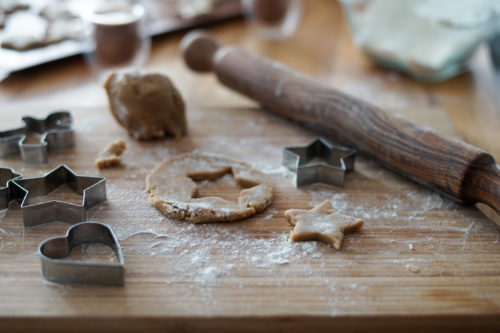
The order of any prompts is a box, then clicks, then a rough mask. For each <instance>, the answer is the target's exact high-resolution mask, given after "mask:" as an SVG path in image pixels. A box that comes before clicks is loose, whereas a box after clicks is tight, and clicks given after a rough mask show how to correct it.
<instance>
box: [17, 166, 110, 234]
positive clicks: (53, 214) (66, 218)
mask: <svg viewBox="0 0 500 333" xmlns="http://www.w3.org/2000/svg"><path fill="white" fill-rule="evenodd" d="M11 183H12V188H11V198H10V199H11V200H13V199H15V200H17V201H19V202H21V210H22V214H23V222H24V226H25V227H33V226H35V225H38V224H42V223H47V222H51V221H62V222H66V223H71V224H73V223H78V222H82V221H85V220H87V210H88V209H89V208H91V207H93V206H95V205H97V204H98V203H101V202H103V201H105V200H106V178H103V177H87V176H77V175H76V174H75V173H74V172H73V171H72V170H71V169H70V168H68V167H67V166H66V165H64V164H61V165H59V166H58V167H57V168H55V169H54V170H52V171H50V172H49V173H47V174H46V175H45V176H43V177H36V178H23V179H14V180H12V181H11ZM64 184H66V185H67V186H68V187H69V188H71V189H72V190H73V191H74V192H76V193H77V194H81V195H82V196H83V199H82V204H74V203H68V202H62V201H57V200H51V201H46V202H41V203H34V204H31V203H30V199H31V198H33V197H37V196H44V195H47V194H48V193H50V192H52V191H54V190H55V189H56V188H58V187H59V186H61V185H64Z"/></svg>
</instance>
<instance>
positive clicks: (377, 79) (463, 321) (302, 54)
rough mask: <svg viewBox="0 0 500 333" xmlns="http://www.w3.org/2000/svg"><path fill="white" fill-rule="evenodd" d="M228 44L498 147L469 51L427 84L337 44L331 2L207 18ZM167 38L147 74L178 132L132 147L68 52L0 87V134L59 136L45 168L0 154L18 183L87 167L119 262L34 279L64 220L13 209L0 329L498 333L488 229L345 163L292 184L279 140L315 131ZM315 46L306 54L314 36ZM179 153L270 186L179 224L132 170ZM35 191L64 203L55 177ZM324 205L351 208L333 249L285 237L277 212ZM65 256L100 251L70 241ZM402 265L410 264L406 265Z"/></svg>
mask: <svg viewBox="0 0 500 333" xmlns="http://www.w3.org/2000/svg"><path fill="white" fill-rule="evenodd" d="M211 31H212V33H214V34H215V35H216V36H217V37H218V38H220V40H221V41H222V42H223V43H227V44H237V45H239V46H241V47H243V48H246V49H248V50H251V51H252V52H256V53H260V54H263V55H267V56H269V57H271V58H274V59H277V60H279V61H282V62H284V63H285V64H287V65H288V66H290V67H292V68H295V69H297V70H299V71H302V72H305V73H307V74H309V75H311V76H312V77H314V78H315V80H317V81H318V82H321V83H323V84H326V85H329V86H331V87H334V88H337V89H339V90H341V91H344V92H347V93H350V94H352V95H354V96H357V97H359V98H362V99H365V100H367V101H369V102H370V103H373V104H374V105H377V106H379V107H381V108H384V109H386V110H389V111H390V112H394V113H398V114H400V115H402V116H404V117H406V118H409V119H412V120H414V121H416V122H417V123H419V124H422V125H426V126H429V127H432V128H434V129H436V130H438V131H439V132H440V133H445V134H447V135H452V136H456V137H460V138H462V139H463V140H465V141H466V142H468V143H471V144H474V145H476V146H478V147H480V148H482V149H484V150H486V151H489V152H490V153H491V154H492V155H493V156H494V157H495V158H496V159H497V160H499V159H500V146H499V145H498V133H499V130H500V112H499V111H498V107H497V104H496V103H497V102H496V97H495V88H494V85H493V77H492V74H491V64H490V62H489V58H488V55H487V53H486V52H485V50H480V51H479V52H478V54H477V55H476V56H475V58H474V61H473V63H472V71H471V72H470V73H467V74H464V75H461V76H459V77H457V78H454V79H452V80H450V81H448V82H445V83H442V84H435V85H424V84H420V83H417V82H415V81H413V80H411V79H408V78H407V77H405V76H403V75H400V74H397V73H394V72H390V71H386V70H383V69H380V68H377V67H374V66H373V65H371V64H370V63H369V62H368V61H367V60H366V59H364V58H363V57H362V56H361V55H360V54H359V53H358V51H356V50H355V48H354V46H353V45H352V43H351V41H350V37H349V34H348V30H347V26H346V25H345V23H344V21H343V18H342V15H341V12H340V9H339V7H338V5H337V4H336V3H335V2H333V1H328V0H323V1H307V2H306V6H305V13H304V20H303V21H302V23H301V25H300V27H299V30H298V32H297V35H296V36H295V37H294V38H293V39H291V40H289V41H286V42H283V43H277V44H275V43H265V42H259V41H257V40H256V39H255V38H254V35H253V31H252V30H251V29H250V28H249V27H247V25H246V24H245V22H244V21H238V20H236V21H232V22H228V23H225V24H222V25H218V26H215V27H213V28H212V29H211ZM181 37H182V34H178V35H173V36H165V37H160V38H158V39H156V40H155V41H154V48H153V52H152V57H151V61H150V64H149V66H148V69H150V70H157V71H160V72H162V73H165V74H167V75H169V76H171V78H172V79H173V80H174V82H175V83H176V85H177V86H178V88H179V90H180V91H181V93H182V95H183V96H184V98H185V100H186V104H187V115H188V124H189V133H188V135H187V136H186V137H184V138H182V139H181V140H177V141H176V140H169V139H167V140H161V141H154V142H137V141H133V140H131V139H130V138H128V137H127V136H126V133H125V131H124V130H123V129H122V128H120V127H119V125H118V124H117V123H116V122H115V121H114V120H113V118H112V117H111V115H110V113H109V111H108V107H107V102H106V99H105V96H104V92H103V90H102V88H101V87H100V86H99V83H97V82H96V81H95V79H94V78H93V77H92V75H91V74H90V73H89V71H88V70H87V68H86V67H85V64H84V63H83V62H82V61H81V60H79V59H69V60H67V61H63V62H60V63H57V64H53V65H49V66H45V67H42V68H38V69H35V70H33V71H30V72H25V73H20V74H17V75H15V76H13V77H11V78H8V79H7V80H6V81H4V82H2V83H1V84H0V105H1V106H0V108H1V122H0V129H7V128H10V127H11V126H15V125H18V124H19V119H20V116H22V115H24V114H32V115H39V116H41V115H45V114H47V113H48V112H49V111H51V110H56V109H70V110H71V111H72V112H73V114H74V116H75V123H74V128H75V132H76V147H75V148H74V149H71V150H68V151H61V152H54V153H52V154H51V155H50V157H49V164H48V165H44V166H29V165H25V164H23V163H22V162H21V161H20V160H19V158H17V157H11V158H8V159H2V160H0V165H2V166H8V167H12V168H14V169H15V170H16V171H18V172H20V173H22V174H23V175H24V176H25V177H30V176H39V175H42V174H44V173H46V172H47V171H49V170H51V169H52V168H54V167H55V166H57V165H58V164H60V163H66V164H67V165H68V166H69V167H70V168H72V169H73V170H74V171H75V172H77V173H79V174H85V175H93V176H97V175H100V176H105V177H106V178H107V194H108V200H107V201H106V202H105V203H103V204H100V205H98V206H97V207H95V208H93V209H91V210H90V211H89V218H90V219H91V220H94V221H98V222H103V223H106V224H108V225H110V226H111V227H112V229H113V230H114V231H115V233H116V235H117V237H118V239H119V241H120V243H121V246H122V250H123V254H124V258H125V264H126V278H125V283H126V285H125V287H123V288H106V287H88V286H78V287H69V286H59V285H53V284H49V283H47V282H45V281H44V280H43V278H42V276H41V272H40V260H39V257H38V254H37V247H38V245H39V244H40V243H41V242H42V241H43V240H44V239H46V238H48V237H52V236H57V235H63V234H64V233H65V231H66V230H67V228H68V225H67V224H63V223H59V222H55V223H49V224H46V225H42V226H37V227H33V228H27V229H25V228H23V226H22V219H21V211H20V209H19V205H18V204H16V203H12V204H11V206H10V208H9V210H8V211H4V212H1V215H0V295H1V296H0V297H1V300H2V301H1V302H0V327H1V329H0V330H1V331H2V332H3V331H4V330H5V331H7V330H8V329H11V330H14V329H17V330H30V331H33V330H35V329H37V330H38V331H52V332H62V331H68V330H70V331H85V330H89V329H95V330H104V329H106V330H109V331H120V332H126V331H134V330H144V331H151V332H152V331H165V330H167V329H170V330H175V331H209V330H218V331H235V330H238V331H252V330H256V329H266V330H268V331H285V330H287V331H306V330H307V331H313V330H319V329H325V328H330V329H333V328H335V329H336V330H345V331H358V332H360V331H374V330H377V329H384V331H388V332H399V331H402V330H405V331H409V332H412V331H413V332H419V331H423V330H425V331H436V332H444V331H456V330H464V329H468V330H475V331H490V332H495V331H498V330H499V326H500V227H498V226H496V225H495V224H493V223H492V222H490V221H489V220H488V219H486V218H485V217H484V216H483V215H482V214H481V213H480V212H479V211H478V210H477V209H476V208H474V207H470V206H469V207H467V206H460V205H458V204H456V203H454V202H452V201H450V200H448V199H446V198H444V197H441V196H440V195H438V194H435V193H433V192H431V191H429V190H426V189H424V188H422V187H421V186H419V185H417V184H415V183H413V182H411V181H409V180H407V179H404V178H402V177H401V176H398V175H396V174H394V173H392V172H391V171H389V170H387V169H385V168H384V167H382V166H381V165H379V164H378V163H376V162H374V161H372V160H370V159H367V158H363V157H359V158H358V159H357V161H356V165H355V170H354V172H352V173H351V174H349V175H348V176H347V177H346V181H345V187H344V188H343V189H342V188H336V187H331V186H327V185H319V184H316V185H311V186H306V187H303V188H299V189H297V188H294V187H293V185H292V179H293V175H292V174H290V173H289V172H287V171H285V170H284V169H283V168H282V167H281V152H282V148H283V147H284V146H296V145H304V144H307V143H309V142H310V141H311V140H312V139H313V138H314V137H315V134H314V133H312V132H310V131H307V130H305V129H301V128H300V127H298V126H297V125H296V124H293V123H291V122H288V121H286V120H282V119H280V118H278V117H276V116H273V115H271V114H268V113H267V112H265V111H263V110H261V109H259V107H258V106H257V105H256V104H255V103H254V102H252V101H250V100H248V99H246V98H244V97H241V96H239V95H237V94H235V93H234V92H231V91H230V90H229V89H227V88H224V87H223V86H221V85H220V84H218V83H217V82H216V80H215V78H214V77H213V76H210V75H207V76H200V75H199V74H195V73H192V72H190V71H189V70H188V69H187V68H186V67H185V65H184V64H183V61H182V59H181V57H180V50H179V48H178V45H179V41H180V39H181ZM318 45H321V48H320V47H318ZM119 137H121V138H124V140H125V141H126V142H127V145H128V150H127V151H126V152H125V154H124V160H123V165H122V166H120V167H117V168H114V169H103V170H101V171H100V170H98V169H97V168H95V166H94V159H95V157H96V155H97V153H98V152H99V150H101V149H102V148H103V147H104V146H105V145H106V144H107V143H108V142H110V141H112V140H115V139H116V138H119ZM193 150H200V151H209V152H216V153H221V154H225V155H227V156H230V157H233V158H237V159H241V160H244V161H246V162H248V163H251V164H252V165H253V166H254V167H256V168H257V169H259V170H261V171H263V172H266V173H268V174H269V175H270V176H271V178H272V180H273V182H274V184H275V193H274V201H273V203H272V205H271V206H270V207H269V208H268V209H267V210H265V211H264V212H263V213H261V214H258V215H256V216H255V217H252V218H250V219H247V220H243V221H240V222H233V223H215V224H202V225H191V224H189V223H185V222H179V221H174V220H169V219H167V218H165V217H163V216H162V215H161V214H160V213H159V212H158V211H156V210H155V209H154V208H152V207H151V206H150V204H149V203H148V200H147V193H146V192H145V177H146V175H147V174H148V173H149V172H150V171H151V170H152V169H153V168H154V167H155V166H156V165H157V164H158V163H160V162H161V161H163V160H165V159H166V158H169V157H171V156H175V155H177V154H180V153H184V152H190V151H193ZM199 186H200V188H201V195H220V196H222V197H223V198H227V199H232V198H234V199H236V194H237V193H238V189H236V187H235V185H234V181H233V179H232V178H231V177H229V176H225V177H223V178H221V179H220V180H218V181H215V182H207V181H205V182H200V183H199ZM51 198H65V199H68V200H71V201H72V200H78V197H77V196H75V195H74V194H72V193H71V192H69V191H67V189H64V188H61V189H60V190H59V191H58V192H57V193H53V194H51ZM325 199H330V200H331V202H332V204H333V206H334V207H335V208H336V209H337V210H338V211H339V212H341V213H344V214H347V215H352V216H358V217H361V218H363V219H364V220H365V225H364V227H363V228H362V229H361V230H360V231H359V232H355V233H352V234H349V235H347V236H346V237H345V239H344V243H343V246H342V249H341V251H336V250H335V249H334V248H332V247H330V246H327V245H325V244H322V243H316V242H306V243H290V242H289V241H288V238H289V233H290V230H291V226H290V225H289V223H288V222H287V221H286V219H285V218H284V216H283V212H284V210H286V209H290V208H299V209H310V208H311V207H312V206H314V205H317V204H319V203H321V202H322V201H323V200H325ZM72 257H74V258H75V259H77V260H82V258H83V259H91V260H99V261H106V260H108V261H113V259H114V258H113V257H112V255H111V254H110V253H109V252H106V251H103V250H102V248H99V247H93V246H87V247H84V248H80V249H78V250H77V251H76V252H75V253H74V254H73V255H72ZM417 270H418V272H416V271H417Z"/></svg>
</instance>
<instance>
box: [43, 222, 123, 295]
mask: <svg viewBox="0 0 500 333" xmlns="http://www.w3.org/2000/svg"><path fill="white" fill-rule="evenodd" d="M87 243H101V244H104V245H107V246H109V247H110V248H111V249H112V250H113V251H114V252H115V254H116V257H117V258H118V263H100V262H85V261H74V260H69V259H66V258H67V257H68V256H69V255H70V253H71V250H72V249H73V248H74V247H76V246H78V245H81V244H87ZM38 253H39V254H40V258H41V261H42V274H43V277H44V278H45V279H47V280H48V281H50V282H55V283H60V284H97V285H106V286H123V285H124V280H125V279H124V275H125V263H124V260H123V256H122V251H121V249H120V244H119V243H118V240H117V239H116V237H115V235H114V233H113V231H112V230H111V228H110V227H108V226H107V225H105V224H102V223H97V222H82V223H78V224H75V225H73V226H71V227H70V228H69V229H68V231H67V233H66V235H65V236H63V237H53V238H49V239H47V240H45V241H43V242H42V243H41V244H40V246H39V247H38Z"/></svg>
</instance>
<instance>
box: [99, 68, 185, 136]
mask: <svg viewBox="0 0 500 333" xmlns="http://www.w3.org/2000/svg"><path fill="white" fill-rule="evenodd" d="M104 89H106V93H107V94H108V100H109V106H110V109H111V113H112V114H113V116H114V117H115V119H116V120H117V121H118V122H119V123H120V124H121V125H122V126H123V127H125V128H126V129H127V131H128V134H129V135H130V136H131V137H132V138H134V139H137V140H152V139H157V138H162V137H165V136H174V137H177V138H178V137H181V136H183V135H184V134H186V114H185V105H184V101H183V100H182V97H181V95H180V94H179V92H178V91H177V89H176V88H175V86H174V85H173V83H172V81H170V79H169V78H168V77H166V76H165V75H162V74H157V73H150V74H140V73H111V74H110V75H109V77H108V78H107V79H106V81H105V82H104Z"/></svg>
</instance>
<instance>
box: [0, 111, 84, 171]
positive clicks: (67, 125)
mask: <svg viewBox="0 0 500 333" xmlns="http://www.w3.org/2000/svg"><path fill="white" fill-rule="evenodd" d="M22 120H23V122H24V126H22V127H19V128H15V129H11V130H8V131H3V132H0V157H7V156H10V155H16V154H19V155H21V159H22V160H23V162H24V163H28V164H44V163H47V161H48V153H49V151H52V150H57V149H66V148H71V147H73V146H74V138H73V129H72V128H71V122H72V117H71V113H69V112H67V111H56V112H52V113H51V114H49V115H48V116H47V117H46V118H44V119H37V118H33V117H23V118H22ZM30 133H35V134H38V135H40V141H39V143H27V142H25V141H26V138H27V135H28V134H30Z"/></svg>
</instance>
